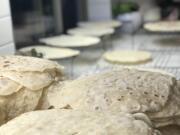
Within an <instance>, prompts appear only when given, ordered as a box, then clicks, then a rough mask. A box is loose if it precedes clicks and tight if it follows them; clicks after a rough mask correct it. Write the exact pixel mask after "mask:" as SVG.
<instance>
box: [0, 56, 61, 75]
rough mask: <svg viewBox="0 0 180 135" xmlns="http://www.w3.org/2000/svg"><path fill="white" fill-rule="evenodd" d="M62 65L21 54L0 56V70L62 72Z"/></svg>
mask: <svg viewBox="0 0 180 135" xmlns="http://www.w3.org/2000/svg"><path fill="white" fill-rule="evenodd" d="M63 69H64V67H62V66H60V65H59V64H58V63H56V62H53V61H49V60H46V59H40V58H34V57H23V56H0V71H17V72H26V71H27V72H44V71H45V70H48V71H51V70H56V71H58V72H60V73H62V70H63Z"/></svg>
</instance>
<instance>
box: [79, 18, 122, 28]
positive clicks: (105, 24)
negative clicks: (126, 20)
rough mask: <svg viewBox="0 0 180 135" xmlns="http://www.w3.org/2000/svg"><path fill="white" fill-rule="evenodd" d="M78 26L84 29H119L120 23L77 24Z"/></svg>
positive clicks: (110, 21)
mask: <svg viewBox="0 0 180 135" xmlns="http://www.w3.org/2000/svg"><path fill="white" fill-rule="evenodd" d="M78 25H79V26H80V27H85V28H117V27H120V26H121V25H122V23H121V22H119V21H115V20H109V21H96V22H79V23H78Z"/></svg>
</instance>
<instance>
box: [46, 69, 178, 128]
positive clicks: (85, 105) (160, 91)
mask: <svg viewBox="0 0 180 135" xmlns="http://www.w3.org/2000/svg"><path fill="white" fill-rule="evenodd" d="M176 85H177V82H176V80H175V77H174V76H172V75H169V74H165V73H164V72H163V73H161V72H160V73H159V72H157V71H156V72H153V71H145V70H138V69H128V68H121V69H117V70H111V71H105V72H102V73H97V74H94V75H89V76H85V77H80V78H78V79H76V80H73V81H69V82H64V83H63V85H61V86H60V87H56V86H54V87H55V88H54V91H53V92H51V93H48V101H49V103H50V105H52V106H54V107H55V108H72V109H78V110H91V111H92V110H93V111H98V112H99V111H100V112H109V111H112V112H129V113H138V112H140V113H146V114H147V115H148V116H149V117H150V118H151V120H153V122H154V124H155V125H156V126H157V127H158V126H161V125H163V126H164V125H166V124H167V123H168V124H169V119H168V121H167V120H166V118H170V121H171V119H173V118H174V117H175V116H179V115H180V111H179V110H180V109H179V108H180V105H179V102H180V101H179V97H180V94H179V93H180V92H179V91H178V89H177V90H176ZM58 88H59V89H58ZM51 91H52V90H51ZM178 92H179V93H178ZM164 119H165V120H164Z"/></svg>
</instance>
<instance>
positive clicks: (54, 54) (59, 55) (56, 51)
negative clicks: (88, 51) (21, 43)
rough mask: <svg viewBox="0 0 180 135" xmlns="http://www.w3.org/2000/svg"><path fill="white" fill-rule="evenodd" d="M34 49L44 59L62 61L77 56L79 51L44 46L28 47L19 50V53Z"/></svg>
mask: <svg viewBox="0 0 180 135" xmlns="http://www.w3.org/2000/svg"><path fill="white" fill-rule="evenodd" d="M32 49H35V50H36V51H37V52H38V53H42V54H43V57H44V58H46V59H63V58H69V57H73V56H77V55H79V53H80V52H79V51H77V50H72V49H67V48H53V47H45V46H29V47H25V48H22V49H20V51H21V52H28V51H31V50H32Z"/></svg>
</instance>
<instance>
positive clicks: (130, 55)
mask: <svg viewBox="0 0 180 135" xmlns="http://www.w3.org/2000/svg"><path fill="white" fill-rule="evenodd" d="M103 57H104V59H105V60H106V61H108V62H112V63H119V64H139V63H145V62H147V61H150V60H151V59H152V55H151V53H149V52H144V51H131V50H117V51H112V52H107V53H105V54H104V56H103Z"/></svg>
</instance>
